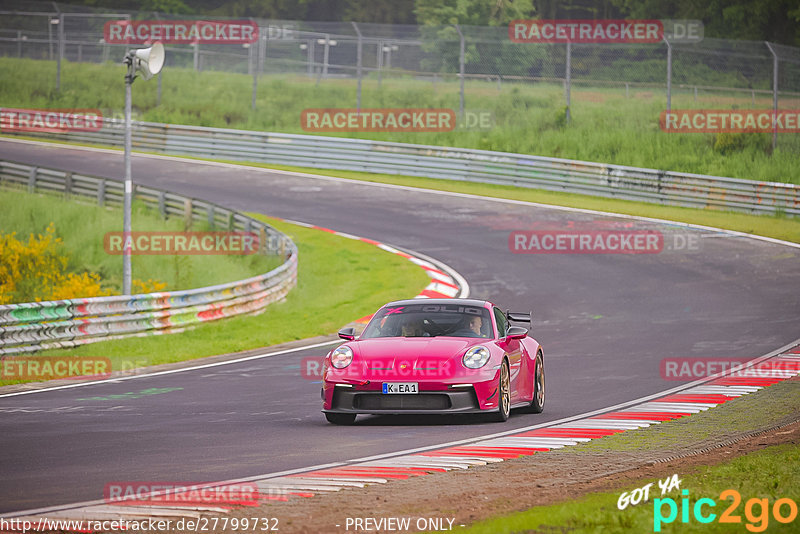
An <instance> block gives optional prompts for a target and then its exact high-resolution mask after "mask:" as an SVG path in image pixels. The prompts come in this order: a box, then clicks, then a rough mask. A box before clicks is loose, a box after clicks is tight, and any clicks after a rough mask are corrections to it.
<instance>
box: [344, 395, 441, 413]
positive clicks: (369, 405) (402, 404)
mask: <svg viewBox="0 0 800 534" xmlns="http://www.w3.org/2000/svg"><path fill="white" fill-rule="evenodd" d="M353 407H354V408H355V409H356V410H447V409H449V408H450V407H451V405H450V398H449V397H448V396H447V395H441V394H436V393H426V394H421V395H383V394H381V393H360V394H357V395H356V396H355V399H353Z"/></svg>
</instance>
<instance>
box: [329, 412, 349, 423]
mask: <svg viewBox="0 0 800 534" xmlns="http://www.w3.org/2000/svg"><path fill="white" fill-rule="evenodd" d="M325 419H327V420H328V422H329V423H333V424H334V425H352V424H353V423H355V422H356V414H354V413H331V412H325Z"/></svg>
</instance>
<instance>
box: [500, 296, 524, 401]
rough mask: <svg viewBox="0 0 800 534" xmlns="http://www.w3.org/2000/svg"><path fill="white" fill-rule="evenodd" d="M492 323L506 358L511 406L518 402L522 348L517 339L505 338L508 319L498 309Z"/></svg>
mask: <svg viewBox="0 0 800 534" xmlns="http://www.w3.org/2000/svg"><path fill="white" fill-rule="evenodd" d="M493 311H494V321H495V325H496V326H497V337H498V338H499V339H498V345H499V346H500V347H501V348H502V349H503V350H504V351H505V353H506V355H507V357H508V365H509V368H508V370H509V374H510V377H509V378H510V384H509V385H510V387H511V404H514V403H516V402H520V400H521V399H522V397H520V391H519V390H520V385H523V386H524V384H520V379H521V377H522V373H521V370H522V369H521V366H522V360H523V356H524V353H523V350H524V347H523V345H522V343H521V342H520V340H519V339H509V338H507V337H506V332H508V319H506V314H505V313H503V312H502V311H501V310H500V308H498V307H496V306H495V308H494V310H493Z"/></svg>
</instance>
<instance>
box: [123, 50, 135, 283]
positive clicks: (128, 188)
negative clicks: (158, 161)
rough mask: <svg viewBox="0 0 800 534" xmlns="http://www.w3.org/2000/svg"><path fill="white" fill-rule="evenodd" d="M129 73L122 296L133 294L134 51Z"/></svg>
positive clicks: (129, 57)
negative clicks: (132, 144)
mask: <svg viewBox="0 0 800 534" xmlns="http://www.w3.org/2000/svg"><path fill="white" fill-rule="evenodd" d="M125 64H126V65H127V66H128V72H127V73H126V74H125V192H124V195H123V219H122V236H123V237H122V240H123V246H122V294H123V295H130V294H131V245H132V243H131V239H130V236H131V204H132V201H133V180H132V179H131V85H132V84H133V80H135V79H136V67H135V65H134V51H133V50H131V51H130V52H128V54H127V55H126V56H125Z"/></svg>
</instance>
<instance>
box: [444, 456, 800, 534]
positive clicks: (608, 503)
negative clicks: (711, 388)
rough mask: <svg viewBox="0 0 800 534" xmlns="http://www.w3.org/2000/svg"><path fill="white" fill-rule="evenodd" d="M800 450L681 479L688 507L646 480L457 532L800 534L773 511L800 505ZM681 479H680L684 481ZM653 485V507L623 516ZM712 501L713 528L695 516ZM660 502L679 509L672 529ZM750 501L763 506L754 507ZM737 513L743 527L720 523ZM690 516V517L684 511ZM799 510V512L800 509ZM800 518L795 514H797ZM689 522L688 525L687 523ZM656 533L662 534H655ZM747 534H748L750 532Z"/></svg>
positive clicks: (784, 513)
mask: <svg viewBox="0 0 800 534" xmlns="http://www.w3.org/2000/svg"><path fill="white" fill-rule="evenodd" d="M798 464H800V447H798V446H797V445H776V446H772V447H768V448H766V449H763V450H760V451H757V452H752V453H750V454H747V455H745V456H741V457H739V458H736V459H734V460H732V461H730V462H726V463H723V464H720V465H716V466H706V467H702V468H700V469H698V470H697V471H696V472H695V473H693V474H691V475H686V476H682V477H680V478H681V484H680V487H681V491H683V490H688V492H689V494H688V497H685V498H686V499H688V500H687V501H686V503H683V502H682V501H683V498H684V497H683V495H682V493H681V492H679V491H677V490H673V491H671V492H667V493H665V494H664V495H663V497H662V496H661V493H660V489H659V487H658V485H657V484H656V483H655V482H656V481H655V480H642V481H641V483H640V484H636V485H633V486H630V487H627V488H625V489H622V490H620V491H618V492H602V493H593V494H589V495H587V496H585V497H582V498H580V499H577V500H575V501H570V502H567V503H563V504H555V505H551V506H537V507H535V508H531V509H530V510H527V511H525V512H521V513H519V514H514V515H511V516H508V517H502V518H496V519H491V520H488V521H482V522H480V523H477V524H475V525H473V526H471V527H470V528H467V529H459V530H458V532H464V533H469V534H483V533H487V534H488V533H491V534H501V533H507V532H508V533H511V532H517V533H522V532H530V533H533V532H570V533H575V534H580V533H594V532H698V533H706V532H762V531H764V530H765V529H768V531H769V532H797V525H798V520H797V518H796V517H795V519H794V520H793V521H792V522H791V523H789V524H781V523H779V522H778V521H777V520H776V519H775V516H774V514H773V507H774V504H775V502H776V501H777V500H778V499H787V498H788V499H792V501H793V502H795V503H797V501H798V500H799V499H800V470H798V469H797V465H798ZM679 476H680V475H679ZM651 482H652V483H653V487H651V488H650V500H649V502H643V503H641V504H639V505H636V506H628V507H627V508H625V509H624V510H619V509H618V508H617V501H618V499H619V498H620V495H621V493H622V491H628V492H630V491H633V490H634V489H636V488H638V487H642V486H644V485H645V484H648V483H651ZM728 489H733V490H736V491H737V492H738V493H739V495H740V496H741V502H740V503H737V506H736V508H733V504H732V501H731V500H730V499H732V498H731V497H728V498H727V499H726V498H722V497H721V495H720V494H721V493H722V492H723V491H725V490H728ZM702 498H707V499H711V500H713V501H714V502H715V503H716V505H715V506H714V507H713V508H712V507H710V506H709V505H708V504H707V503H706V504H705V505H704V506H703V507H702V508H701V509H700V511H701V512H702V515H704V516H709V515H710V514H715V518H714V519H713V520H712V521H711V522H709V523H703V522H700V521H698V519H697V517H696V516H695V515H694V513H693V512H694V510H695V504H696V503H697V501H698V500H699V499H702ZM656 499H663V500H664V501H667V500H668V499H672V500H673V501H674V503H675V507H676V509H677V516H676V517H675V518H673V520H672V521H671V522H670V523H666V522H664V521H661V520H659V521H658V522H657V524H656V521H655V518H656V517H659V518H661V517H664V518H667V517H669V516H670V507H669V504H665V503H659V502H658V501H656ZM751 499H759V500H763V502H764V504H766V507H763V505H762V504H761V503H756V504H755V505H753V503H751V502H750V501H751ZM729 507H730V508H733V509H732V510H731V511H732V514H731V515H732V517H736V518H738V519H736V521H737V522H740V524H738V525H737V524H731V523H720V516H721V515H722V513H723V511H725V510H726V509H728V508H729ZM684 509H685V510H686V514H687V515H686V516H683V515H682V513H683V512H682V510H684ZM795 510H796V508H795ZM781 514H782V516H783V517H788V516H789V514H790V508H789V505H787V504H784V505H783V506H782V508H781ZM795 516H796V514H795ZM684 519H685V521H684ZM656 527H657V530H656ZM745 529H747V530H745Z"/></svg>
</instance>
